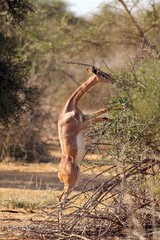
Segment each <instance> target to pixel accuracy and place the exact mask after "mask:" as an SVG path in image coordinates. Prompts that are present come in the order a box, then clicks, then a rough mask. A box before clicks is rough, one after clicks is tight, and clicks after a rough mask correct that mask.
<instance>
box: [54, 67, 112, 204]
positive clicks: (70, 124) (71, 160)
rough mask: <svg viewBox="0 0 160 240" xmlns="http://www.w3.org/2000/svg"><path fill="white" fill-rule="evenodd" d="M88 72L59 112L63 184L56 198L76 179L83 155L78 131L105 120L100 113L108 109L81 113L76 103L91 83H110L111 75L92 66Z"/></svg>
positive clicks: (80, 134) (64, 194)
mask: <svg viewBox="0 0 160 240" xmlns="http://www.w3.org/2000/svg"><path fill="white" fill-rule="evenodd" d="M88 72H89V74H90V75H91V76H90V77H89V78H88V79H87V80H86V81H85V82H84V83H83V84H82V85H81V86H80V87H78V88H77V90H75V92H73V94H72V95H71V96H70V97H69V98H68V100H67V102H66V103H65V105H64V107H63V109H62V111H61V112H60V114H59V119H58V133H59V140H60V145H61V150H62V155H61V160H60V163H59V168H58V177H59V179H60V181H61V182H63V183H64V190H63V192H62V195H61V196H60V200H62V199H64V198H65V196H67V195H68V192H69V190H70V189H72V188H73V187H74V186H75V184H76V183H77V181H78V179H79V175H80V165H81V162H82V160H83V158H84V155H85V144H84V140H83V136H82V131H83V130H85V129H86V128H88V127H89V126H90V124H93V123H97V122H101V121H104V120H109V119H108V118H106V117H102V116H100V115H102V114H103V113H105V112H107V111H108V110H110V109H109V108H105V109H101V110H99V111H96V112H94V113H91V114H83V113H82V112H81V110H80V109H79V108H78V106H77V104H78V102H79V100H80V98H81V97H82V95H83V94H84V93H85V92H86V91H88V89H90V88H91V87H92V86H94V85H95V84H97V83H100V82H104V83H108V84H113V83H114V80H113V78H112V77H111V76H109V75H108V74H106V73H104V72H102V71H100V70H99V69H97V68H95V67H91V68H89V69H88ZM112 109H113V108H112Z"/></svg>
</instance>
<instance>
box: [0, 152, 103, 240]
mask: <svg viewBox="0 0 160 240" xmlns="http://www.w3.org/2000/svg"><path fill="white" fill-rule="evenodd" d="M92 158H93V159H96V157H95V156H92ZM57 167H58V164H53V163H46V164H44V163H40V164H22V163H1V164H0V240H4V239H6V240H11V239H12V240H13V239H14V240H22V239H46V238H43V236H42V238H39V237H38V238H34V237H35V236H34V237H32V238H28V237H26V236H24V235H23V232H22V231H20V230H19V229H20V228H21V229H25V228H27V226H29V225H31V224H33V222H35V221H40V222H42V221H44V220H45V219H46V214H45V211H44V209H46V208H47V211H52V208H53V206H55V205H56V204H57V202H58V196H59V195H60V194H61V191H62V189H63V184H62V183H61V182H60V181H59V179H58V176H57ZM103 168H104V167H97V168H93V167H92V165H85V166H82V168H81V172H82V173H81V180H80V184H79V186H78V187H77V188H76V191H81V190H82V188H83V186H84V184H85V183H86V182H87V181H88V180H89V179H90V178H91V177H92V178H93V177H94V175H96V174H97V173H98V172H100V171H102V170H103ZM94 184H96V181H95V182H94ZM91 185H92V181H91Z"/></svg>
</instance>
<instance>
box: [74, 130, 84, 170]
mask: <svg viewBox="0 0 160 240" xmlns="http://www.w3.org/2000/svg"><path fill="white" fill-rule="evenodd" d="M84 155H85V143H84V140H83V136H82V133H79V134H78V135H77V156H76V158H75V162H76V164H77V166H80V165H81V162H82V160H83V158H84Z"/></svg>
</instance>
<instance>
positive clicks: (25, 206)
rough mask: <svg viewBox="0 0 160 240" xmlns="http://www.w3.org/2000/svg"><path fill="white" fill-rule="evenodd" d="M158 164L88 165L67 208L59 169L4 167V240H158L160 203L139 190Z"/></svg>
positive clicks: (0, 211) (0, 224) (0, 235)
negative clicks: (146, 175) (62, 199)
mask: <svg viewBox="0 0 160 240" xmlns="http://www.w3.org/2000/svg"><path fill="white" fill-rule="evenodd" d="M155 164H157V163H156V162H155V161H154V162H150V164H148V162H145V161H144V162H142V164H141V166H138V167H137V166H135V165H133V166H131V165H130V166H126V167H125V168H124V167H123V169H122V168H120V166H118V167H117V166H116V165H112V166H111V165H110V166H102V167H96V168H94V167H93V165H92V164H91V165H90V166H89V165H85V166H82V177H81V181H80V183H79V185H78V186H77V188H75V191H72V193H71V194H70V195H69V197H68V200H67V201H66V202H63V203H59V202H58V200H57V199H58V198H57V197H58V196H59V194H60V192H61V190H62V185H61V184H60V183H59V180H58V178H57V164H25V165H19V164H1V178H0V183H1V184H2V183H3V184H5V187H3V188H1V189H0V194H1V198H0V203H1V208H0V230H1V231H0V239H7V240H11V239H12V240H13V239H15V240H22V239H28V240H29V239H32V240H34V239H36V240H37V239H43V240H44V239H59V240H60V239H61V240H62V239H64V240H65V239H74V240H75V239H85V240H94V239H95V240H97V239H99V240H104V239H107V240H124V239H127V240H145V239H149V240H158V239H159V234H160V207H159V203H158V202H157V201H156V199H155V198H154V197H153V196H152V195H150V193H149V192H147V191H146V192H145V191H144V190H143V189H139V186H138V185H137V184H139V183H140V181H141V184H142V185H143V178H144V177H143V174H146V171H148V173H151V169H152V167H153V166H155ZM138 168H139V169H138ZM2 173H3V174H4V175H3V174H2ZM40 179H41V180H40ZM144 179H145V178H144ZM148 179H149V178H148ZM7 180H9V181H8V184H7ZM40 182H41V183H40ZM145 182H146V180H145Z"/></svg>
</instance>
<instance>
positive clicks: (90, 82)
mask: <svg viewBox="0 0 160 240" xmlns="http://www.w3.org/2000/svg"><path fill="white" fill-rule="evenodd" d="M99 82H100V81H99V80H98V78H97V77H96V76H94V75H92V76H90V77H89V78H88V79H87V80H86V81H85V82H84V83H82V85H81V86H80V87H79V88H77V89H76V90H75V91H74V92H73V93H72V95H71V97H70V98H69V99H68V104H69V103H72V104H74V105H77V103H78V101H79V100H80V98H81V97H82V96H83V94H84V93H85V92H86V91H87V90H88V89H90V88H91V87H92V86H94V85H95V84H97V83H99Z"/></svg>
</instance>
